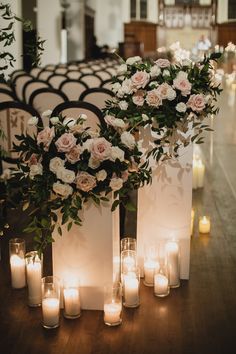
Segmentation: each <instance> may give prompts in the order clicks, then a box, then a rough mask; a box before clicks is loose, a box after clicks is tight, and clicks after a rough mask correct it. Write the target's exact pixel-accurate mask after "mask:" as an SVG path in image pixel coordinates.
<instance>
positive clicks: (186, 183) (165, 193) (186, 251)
mask: <svg viewBox="0 0 236 354" xmlns="http://www.w3.org/2000/svg"><path fill="white" fill-rule="evenodd" d="M149 138H150V137H147V136H146V137H145V140H146V141H144V144H143V145H144V148H145V149H147V147H148V140H149ZM152 165H155V162H152ZM156 166H157V165H156ZM191 205H192V146H189V147H187V148H185V149H183V150H182V151H181V152H180V158H179V159H178V161H176V160H169V161H166V162H163V163H161V164H160V165H158V166H157V167H156V169H155V170H154V172H153V180H152V185H150V186H145V187H144V188H141V189H140V190H139V191H138V216H137V248H138V261H139V264H140V267H141V268H142V265H143V255H144V244H145V243H153V242H159V241H162V240H166V239H169V238H176V239H178V240H179V241H180V276H181V278H182V279H188V278H189V265H190V233H191V232H190V227H191V225H190V224H191Z"/></svg>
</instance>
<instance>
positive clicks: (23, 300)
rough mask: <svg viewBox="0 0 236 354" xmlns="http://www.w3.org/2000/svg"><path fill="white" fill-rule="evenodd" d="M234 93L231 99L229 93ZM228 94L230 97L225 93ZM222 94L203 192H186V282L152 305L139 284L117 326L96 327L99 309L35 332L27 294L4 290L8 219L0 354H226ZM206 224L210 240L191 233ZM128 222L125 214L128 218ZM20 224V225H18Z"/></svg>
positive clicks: (231, 188)
mask: <svg viewBox="0 0 236 354" xmlns="http://www.w3.org/2000/svg"><path fill="white" fill-rule="evenodd" d="M234 94H235V93H234ZM231 96H232V95H231ZM228 97H230V96H229V95H228V93H227V92H225V93H224V95H223V96H222V98H221V101H220V105H221V111H220V114H219V118H217V120H216V123H215V129H216V131H215V133H214V139H213V141H212V142H213V144H212V143H211V139H210V136H209V137H208V142H207V143H206V144H205V146H204V149H203V152H204V156H205V159H206V162H207V171H206V183H205V187H204V189H203V190H197V191H194V193H193V206H194V208H195V211H196V214H195V225H194V235H193V237H192V240H191V269H190V280H189V281H182V282H181V287H180V288H178V289H175V290H174V289H172V290H171V293H170V296H168V297H166V298H163V299H159V298H156V297H154V296H153V293H152V288H147V287H145V286H143V285H142V286H141V305H140V307H139V308H138V309H129V310H128V309H124V310H123V315H122V317H123V323H122V324H121V326H119V327H117V328H109V327H107V326H105V325H104V324H103V313H102V312H101V311H83V312H82V316H81V317H80V318H79V319H77V320H74V321H70V320H66V319H64V318H63V317H62V316H61V322H60V327H59V328H58V329H56V330H51V331H47V330H44V329H43V328H42V326H41V309H40V308H36V309H32V308H29V307H28V306H27V295H26V293H27V292H26V290H25V289H24V290H15V291H14V290H11V288H10V276H9V265H8V239H9V237H11V235H13V234H15V235H18V232H19V225H18V224H19V219H18V218H17V215H15V213H10V214H9V220H8V223H10V222H11V224H12V226H11V228H10V229H7V230H6V232H5V235H4V236H3V237H2V238H1V247H2V259H1V262H0V353H1V354H77V353H78V354H109V353H112V354H121V353H122V354H154V353H155V354H157V353H160V354H172V353H173V354H213V353H214V354H233V353H235V323H236V295H235V294H236V178H235V177H236V158H235V156H236V155H235V152H236V130H235V131H234V126H235V125H236V116H235V113H236V106H235V103H234V106H233V107H232V97H231V106H229V105H228ZM202 214H208V215H210V217H211V221H212V230H211V234H210V236H203V235H199V234H198V227H197V221H198V220H197V219H198V216H199V215H202ZM129 216H130V215H129ZM24 222H25V221H24V218H21V219H20V224H23V223H24Z"/></svg>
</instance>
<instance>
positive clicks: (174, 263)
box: [166, 241, 180, 287]
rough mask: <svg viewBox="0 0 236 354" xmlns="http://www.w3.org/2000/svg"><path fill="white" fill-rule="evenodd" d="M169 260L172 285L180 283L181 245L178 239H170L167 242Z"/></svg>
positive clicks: (175, 285) (176, 285)
mask: <svg viewBox="0 0 236 354" xmlns="http://www.w3.org/2000/svg"><path fill="white" fill-rule="evenodd" d="M166 251H167V260H168V267H169V277H170V286H171V287H178V286H179V285H180V281H179V278H180V274H179V245H178V243H177V242H176V241H169V242H168V243H167V244H166Z"/></svg>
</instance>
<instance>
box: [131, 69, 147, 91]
mask: <svg viewBox="0 0 236 354" xmlns="http://www.w3.org/2000/svg"><path fill="white" fill-rule="evenodd" d="M149 77H150V75H149V74H148V73H147V72H146V71H137V72H136V73H135V74H134V75H133V76H131V81H132V85H133V86H134V87H135V88H137V89H139V88H141V87H142V88H144V87H145V86H146V85H147V84H148V82H149Z"/></svg>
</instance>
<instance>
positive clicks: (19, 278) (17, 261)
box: [10, 254, 26, 289]
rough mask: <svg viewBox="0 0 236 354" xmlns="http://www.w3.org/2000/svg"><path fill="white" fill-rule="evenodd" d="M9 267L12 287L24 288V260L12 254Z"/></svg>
mask: <svg viewBox="0 0 236 354" xmlns="http://www.w3.org/2000/svg"><path fill="white" fill-rule="evenodd" d="M10 266H11V284H12V287H13V288H15V289H20V288H24V287H25V285H26V279H25V259H24V258H21V257H19V256H17V255H16V254H14V255H12V256H11V257H10Z"/></svg>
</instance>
